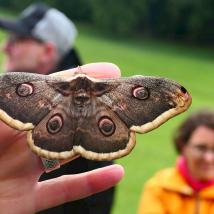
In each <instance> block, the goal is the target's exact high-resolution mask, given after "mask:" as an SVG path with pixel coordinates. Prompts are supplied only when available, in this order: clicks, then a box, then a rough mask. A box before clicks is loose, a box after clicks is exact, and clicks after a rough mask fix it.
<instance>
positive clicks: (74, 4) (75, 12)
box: [55, 0, 91, 22]
mask: <svg viewBox="0 0 214 214" xmlns="http://www.w3.org/2000/svg"><path fill="white" fill-rule="evenodd" d="M55 2H56V4H55V5H56V7H57V8H58V9H59V10H61V11H63V12H64V13H65V14H66V15H67V16H68V17H70V18H71V19H75V20H85V21H86V22H88V21H90V20H91V4H90V1H89V0H78V1H77V0H76V1H75V0H73V1H72V0H70V1H59V0H58V1H57V0H55Z"/></svg>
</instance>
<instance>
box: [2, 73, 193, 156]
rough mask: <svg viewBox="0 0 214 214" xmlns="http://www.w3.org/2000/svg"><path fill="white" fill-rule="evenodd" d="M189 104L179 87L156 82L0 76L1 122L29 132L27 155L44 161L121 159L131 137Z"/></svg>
mask: <svg viewBox="0 0 214 214" xmlns="http://www.w3.org/2000/svg"><path fill="white" fill-rule="evenodd" d="M190 104H191V96H190V95H189V93H188V92H187V91H186V89H185V88H184V87H183V86H181V85H179V84H178V83H176V82H174V81H172V80H169V79H165V78H160V77H149V76H147V77H146V76H140V75H139V76H132V77H126V78H125V77H124V78H115V79H95V78H91V77H89V76H87V75H85V74H76V75H75V76H73V77H71V78H69V79H68V78H63V77H57V76H46V75H40V74H32V73H21V72H20V73H18V72H17V73H6V74H4V75H2V76H0V119H1V120H2V121H4V122H5V123H6V124H8V125H9V126H11V127H13V128H15V129H18V130H23V131H24V130H25V131H28V134H27V141H28V144H29V146H30V148H31V149H32V151H33V152H35V153H36V154H38V155H39V156H41V157H44V158H47V159H56V160H59V159H69V158H72V157H74V156H76V155H80V156H82V157H84V158H87V159H91V160H112V159H116V158H120V157H122V156H125V155H127V154H129V153H130V151H131V150H132V149H133V147H134V146H135V141H136V140H135V133H136V132H137V133H146V132H149V131H151V130H153V129H155V128H157V127H159V126H160V125H161V124H163V123H164V122H165V121H167V120H168V119H170V118H171V117H173V116H175V115H177V114H179V113H181V112H183V111H185V110H186V109H187V108H188V107H189V106H190Z"/></svg>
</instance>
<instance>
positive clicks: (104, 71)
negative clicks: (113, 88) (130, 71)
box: [51, 62, 121, 78]
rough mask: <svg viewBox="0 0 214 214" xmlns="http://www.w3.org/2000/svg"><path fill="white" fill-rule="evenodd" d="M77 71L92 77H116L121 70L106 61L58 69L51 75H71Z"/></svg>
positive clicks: (119, 74)
mask: <svg viewBox="0 0 214 214" xmlns="http://www.w3.org/2000/svg"><path fill="white" fill-rule="evenodd" d="M79 71H81V72H82V73H84V74H86V75H88V76H90V77H94V78H117V77H120V76H121V72H120V69H119V68H118V66H117V65H115V64H113V63H108V62H99V63H90V64H85V65H82V66H79V67H77V68H73V69H68V70H65V71H59V72H57V73H53V74H51V75H53V76H62V77H71V76H73V75H74V74H76V73H77V72H79Z"/></svg>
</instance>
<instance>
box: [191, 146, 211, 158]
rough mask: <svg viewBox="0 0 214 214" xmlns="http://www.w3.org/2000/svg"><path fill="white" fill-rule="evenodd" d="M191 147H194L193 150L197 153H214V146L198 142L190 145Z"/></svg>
mask: <svg viewBox="0 0 214 214" xmlns="http://www.w3.org/2000/svg"><path fill="white" fill-rule="evenodd" d="M189 148H191V149H192V151H193V152H195V154H196V155H200V156H202V155H205V154H207V153H208V152H210V153H211V154H212V155H214V148H209V147H207V146H205V145H202V144H198V145H189Z"/></svg>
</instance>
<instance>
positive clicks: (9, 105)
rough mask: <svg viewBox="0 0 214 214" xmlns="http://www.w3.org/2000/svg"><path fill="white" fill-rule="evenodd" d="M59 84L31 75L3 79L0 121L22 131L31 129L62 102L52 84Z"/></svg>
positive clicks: (58, 79) (16, 74) (1, 77)
mask: <svg viewBox="0 0 214 214" xmlns="http://www.w3.org/2000/svg"><path fill="white" fill-rule="evenodd" d="M60 81H62V80H61V78H54V77H50V76H45V75H39V74H32V73H18V72H17V73H6V74H4V75H2V76H0V119H1V120H3V121H4V122H6V123H7V124H8V125H10V126H12V127H14V128H16V129H19V130H29V129H32V128H33V127H34V125H35V124H38V122H39V121H40V120H41V119H42V118H43V117H44V116H45V115H47V114H48V113H49V112H50V111H51V110H52V109H53V108H54V107H55V106H56V105H57V104H58V103H59V102H61V100H62V99H63V96H62V94H60V93H58V92H57V91H56V90H55V89H54V88H53V87H52V84H51V83H56V82H60Z"/></svg>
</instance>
